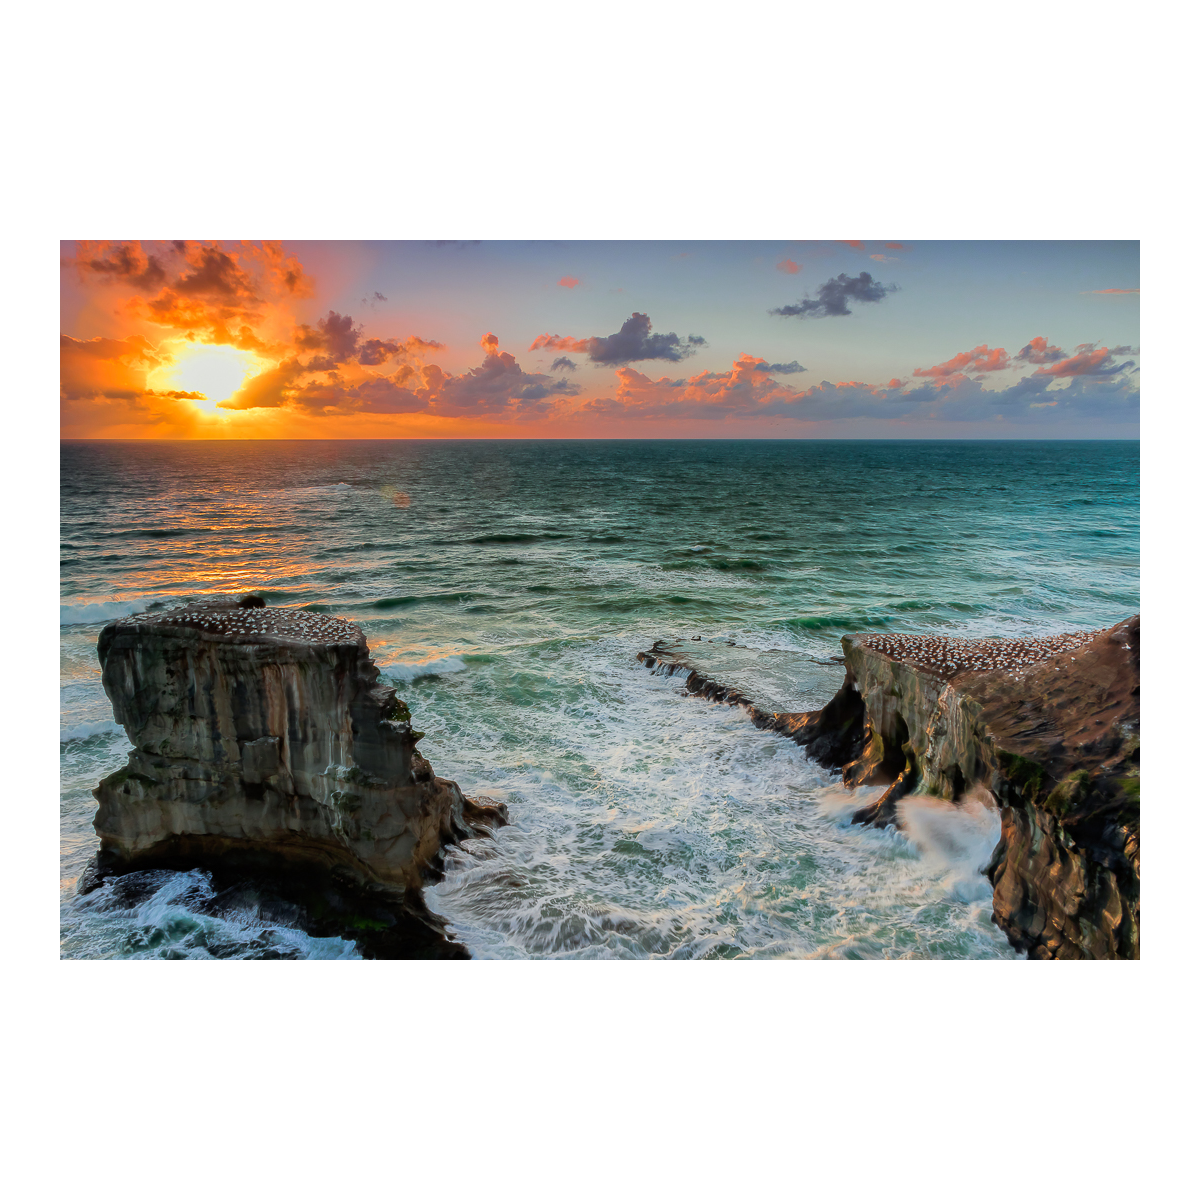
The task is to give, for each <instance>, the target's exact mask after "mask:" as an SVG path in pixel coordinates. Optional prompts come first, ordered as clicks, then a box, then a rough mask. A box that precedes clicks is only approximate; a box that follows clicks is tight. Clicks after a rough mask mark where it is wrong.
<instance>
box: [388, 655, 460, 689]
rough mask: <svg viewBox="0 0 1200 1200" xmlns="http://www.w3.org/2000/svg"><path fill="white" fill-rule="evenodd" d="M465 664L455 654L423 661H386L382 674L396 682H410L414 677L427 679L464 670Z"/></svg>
mask: <svg viewBox="0 0 1200 1200" xmlns="http://www.w3.org/2000/svg"><path fill="white" fill-rule="evenodd" d="M466 669H467V664H466V663H465V662H463V660H462V659H461V658H460V657H459V656H458V655H457V654H451V655H448V656H447V657H445V658H429V659H426V660H425V661H424V662H415V663H406V662H397V663H388V664H387V666H385V667H384V668H383V669H382V670H383V674H384V675H386V676H387V677H388V678H389V679H393V680H395V681H396V682H398V683H412V682H413V680H415V679H427V678H430V677H432V676H434V675H453V674H455V672H457V671H465V670H466Z"/></svg>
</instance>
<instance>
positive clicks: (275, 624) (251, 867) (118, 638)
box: [84, 603, 507, 949]
mask: <svg viewBox="0 0 1200 1200" xmlns="http://www.w3.org/2000/svg"><path fill="white" fill-rule="evenodd" d="M97 651H98V654H99V657H100V663H101V668H102V677H103V682H104V689H105V691H106V693H107V694H108V697H109V699H110V700H111V701H112V705H113V712H114V715H115V717H116V719H117V721H119V722H120V723H121V724H122V725H123V726H124V727H125V731H126V733H127V734H128V735H129V738H130V740H131V741H132V742H133V744H134V747H135V749H134V750H133V751H132V752H131V753H130V755H129V761H128V764H127V765H126V766H125V767H123V768H122V769H121V770H119V771H117V772H115V773H114V774H112V775H110V776H108V777H107V778H106V779H104V780H102V781H101V782H100V785H99V786H98V787H97V788H96V790H95V796H96V799H97V800H98V801H99V809H98V811H97V814H96V818H95V828H96V832H97V834H98V835H99V837H100V851H99V853H98V855H97V860H96V869H95V870H94V871H92V872H91V873H90V874H89V877H88V880H87V882H86V883H85V884H84V886H85V887H88V886H94V885H95V884H96V882H97V881H98V880H99V879H101V878H102V877H103V876H104V875H105V874H111V873H123V872H128V871H133V870H139V869H143V868H147V867H175V868H190V867H197V866H199V867H207V868H210V869H212V870H214V871H215V872H217V873H220V874H221V875H222V877H223V878H225V879H229V878H230V877H231V873H233V874H234V875H246V874H249V875H254V876H255V877H263V878H269V879H271V880H272V881H273V886H274V887H276V889H277V890H282V891H284V892H286V893H287V894H289V895H291V896H299V897H301V898H303V897H306V896H307V897H309V898H310V899H314V904H312V905H310V906H309V907H310V909H315V910H322V911H326V912H329V911H332V912H334V913H335V916H336V914H337V913H338V912H339V911H340V910H341V909H345V911H346V914H347V915H346V919H345V921H343V922H342V923H343V924H344V925H348V927H349V928H350V929H352V930H353V929H355V928H357V927H363V928H365V929H366V930H367V931H368V932H370V933H371V934H378V933H379V932H380V931H385V930H386V929H387V928H388V927H389V923H388V919H387V918H386V916H385V915H381V914H386V913H387V912H392V913H401V914H405V913H407V914H409V915H411V916H414V917H415V918H416V919H418V920H419V921H420V922H422V923H423V924H424V925H425V926H427V927H428V928H429V929H431V930H434V931H436V927H437V925H438V922H437V920H436V918H433V917H432V915H431V914H429V913H428V911H427V910H426V909H425V906H424V904H423V903H422V902H421V900H420V889H421V886H422V884H423V883H424V882H425V881H427V880H428V879H430V878H433V877H436V876H437V873H438V862H439V858H440V853H441V850H442V848H443V846H445V845H446V844H447V843H449V842H454V841H457V840H459V839H461V838H464V837H468V836H472V835H474V834H477V833H480V832H482V831H485V830H487V829H489V828H494V827H496V826H498V825H502V824H505V823H506V821H507V813H506V810H505V808H504V806H503V805H498V804H491V803H487V802H482V801H472V800H470V799H468V798H467V797H464V796H463V794H462V792H461V791H460V790H459V787H458V785H457V784H456V783H454V782H453V780H449V779H441V778H438V777H437V776H436V775H435V774H434V772H433V769H432V767H431V766H430V764H429V763H428V761H427V760H426V759H425V758H424V757H423V756H422V755H421V754H420V753H419V752H418V751H417V749H416V744H417V741H418V740H419V739H420V738H421V737H422V736H423V735H422V734H420V733H416V732H414V731H413V729H412V726H411V718H410V714H409V713H408V710H407V707H406V706H405V705H404V704H403V703H402V702H400V701H398V700H397V697H396V692H395V689H394V688H392V687H389V686H388V685H386V684H385V683H382V682H381V681H380V678H379V671H378V669H377V668H376V666H375V664H374V663H373V662H372V660H371V657H370V653H369V651H368V648H367V643H366V639H365V637H364V636H363V633H362V630H361V629H359V627H358V626H357V625H353V624H351V623H350V622H347V621H341V620H337V619H336V618H332V617H328V616H324V615H322V614H315V613H307V612H300V611H296V610H291V609H278V608H269V607H265V606H256V607H243V606H239V605H237V604H233V603H207V604H197V605H193V606H191V607H188V608H181V609H173V610H170V611H167V612H163V613H158V614H141V615H137V616H132V617H126V618H124V619H122V620H119V621H113V622H111V623H110V624H108V625H106V626H105V627H104V629H103V630H102V631H101V634H100V638H99V642H98V645H97ZM335 893H336V896H335ZM364 905H365V908H364ZM364 911H365V912H366V913H367V915H366V916H363V915H362V913H363V912H364ZM356 914H357V915H356ZM314 919H316V918H315V917H314ZM336 923H337V921H336V919H335V921H334V924H336ZM364 923H365V924H364ZM326 925H328V922H326ZM324 931H325V932H328V929H325V930H324ZM376 940H378V939H376ZM435 940H436V939H435ZM443 940H444V939H443ZM392 949H395V947H394V946H393V947H392Z"/></svg>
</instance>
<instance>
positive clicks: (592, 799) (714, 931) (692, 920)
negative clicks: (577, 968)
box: [421, 638, 1012, 958]
mask: <svg viewBox="0 0 1200 1200" xmlns="http://www.w3.org/2000/svg"><path fill="white" fill-rule="evenodd" d="M632 649H633V647H631V646H629V645H623V644H622V643H621V639H619V638H603V639H598V640H596V641H594V642H584V643H571V644H569V645H564V646H562V647H561V648H560V649H559V650H557V651H553V650H548V651H547V652H546V653H545V654H543V656H542V657H541V658H540V659H539V660H538V661H537V662H536V663H532V662H530V661H528V660H525V659H517V658H512V659H508V660H507V661H506V660H505V658H504V656H499V658H498V661H497V662H495V663H494V664H484V665H482V666H481V667H480V669H479V670H478V671H474V672H472V673H471V674H470V675H469V676H468V677H466V679H464V680H462V681H456V682H455V683H454V684H453V685H452V686H451V685H447V686H445V687H443V686H440V685H438V684H437V683H433V684H431V687H430V692H429V694H428V695H427V696H426V697H424V700H423V711H422V714H421V716H422V728H425V729H427V731H428V733H429V751H428V753H429V754H430V755H431V757H432V759H433V761H434V763H435V765H436V767H437V769H438V772H439V773H440V774H446V775H449V776H450V777H452V778H456V779H458V781H459V783H460V784H461V786H462V787H463V788H464V790H466V791H467V792H468V794H473V793H481V794H489V793H490V794H503V795H504V796H505V797H506V802H507V803H508V805H509V808H510V812H511V813H512V815H513V818H514V820H513V824H512V825H510V826H508V827H506V828H504V829H502V830H500V831H499V832H498V834H497V836H496V838H495V840H494V841H487V842H482V843H464V844H463V845H462V846H460V847H457V848H454V849H451V850H450V852H449V853H448V856H447V873H446V877H445V879H444V880H443V881H442V882H441V883H440V884H438V885H437V886H436V887H433V888H430V889H427V892H426V895H427V896H428V898H429V901H430V904H431V906H432V907H434V908H435V910H436V911H438V912H440V913H441V914H442V915H443V916H445V917H447V918H448V920H449V921H450V923H451V927H452V929H453V930H454V932H455V934H456V935H457V936H458V937H460V938H461V939H462V940H464V941H465V942H466V944H467V945H468V946H469V947H470V949H471V952H472V954H474V955H476V956H478V957H546V956H550V957H582V958H593V957H679V958H695V957H704V956H706V955H708V956H720V957H759V956H763V957H780V956H793V957H809V956H815V955H821V956H829V957H845V958H862V957H888V958H893V957H894V958H902V957H922V958H923V957H946V956H948V957H979V956H982V957H1012V952H1011V951H1010V949H1009V947H1008V946H1007V944H1006V942H1005V940H1004V938H1003V936H1002V935H1001V934H1000V933H999V931H998V930H997V929H996V928H995V926H994V925H992V924H991V922H990V919H989V917H990V889H989V888H988V887H987V881H986V879H984V878H983V877H982V876H979V875H978V870H977V867H976V861H977V860H978V859H979V858H980V857H981V855H982V856H983V857H984V858H986V853H985V850H984V849H983V848H982V847H981V846H980V845H978V844H977V843H979V842H980V841H981V840H983V841H985V840H986V835H983V834H979V831H977V830H974V829H972V830H968V831H967V832H965V833H963V834H962V835H961V836H958V835H955V836H954V837H951V836H950V835H949V834H948V833H945V831H944V830H943V831H942V832H943V836H941V837H940V838H939V836H938V824H939V819H940V818H941V814H935V815H934V816H933V817H931V818H930V820H929V821H926V822H922V820H921V817H920V816H918V818H917V823H918V824H920V825H921V828H922V831H923V840H922V839H920V838H918V839H917V840H913V839H910V838H909V837H906V836H904V835H901V834H896V833H887V832H883V831H879V830H874V829H864V828H863V827H861V826H851V825H850V814H851V812H852V811H853V809H854V808H855V807H858V806H859V805H861V804H862V803H865V802H866V801H867V800H868V799H869V798H871V796H873V795H874V794H877V791H878V789H872V790H871V792H870V793H867V792H860V793H859V794H858V795H856V796H849V795H848V794H847V793H846V792H845V791H844V789H842V788H841V786H840V784H839V785H837V786H836V787H834V788H831V787H829V782H830V780H831V778H832V777H831V775H830V773H829V772H827V771H824V770H821V769H820V768H818V767H816V766H815V765H814V764H813V763H812V762H810V761H809V760H808V759H807V758H806V757H805V755H804V752H803V750H801V748H800V747H798V746H796V745H795V743H793V742H791V741H790V740H788V739H786V738H782V737H780V736H778V735H773V734H770V733H766V732H762V731H758V730H755V729H754V728H753V726H752V725H751V723H750V721H749V719H748V717H747V716H746V714H745V713H744V712H743V711H741V710H739V709H736V708H731V707H729V706H727V705H723V704H714V703H710V702H707V701H702V700H699V699H696V698H690V699H684V698H682V697H680V696H679V695H678V691H679V688H678V680H677V679H668V678H664V677H662V676H657V675H655V674H654V673H652V672H650V671H646V670H644V669H642V668H641V666H640V664H634V663H632V662H631V659H632V653H631V650H632ZM547 659H553V660H555V661H546V660H547ZM517 688H522V689H527V690H528V694H529V697H530V701H531V702H530V703H527V704H520V703H514V696H515V694H516V689H517ZM425 710H427V713H428V719H426V711H425ZM468 728H469V729H470V737H469V738H468V737H466V736H465V730H466V729H468ZM532 747H537V748H538V749H537V751H536V754H535V753H531V749H530V748H532ZM484 770H486V772H487V773H486V774H483V773H482V771H484ZM477 772H480V773H478V774H477ZM969 819H970V820H974V819H975V818H974V817H969ZM949 820H950V822H951V823H952V822H953V820H954V817H953V816H951V818H950V819H949ZM955 847H959V848H958V849H956V848H955ZM962 847H965V849H964V848H962ZM987 849H990V846H989V847H987ZM985 892H986V897H987V898H984V893H985ZM977 896H978V897H980V898H978V899H977V898H976V897H977Z"/></svg>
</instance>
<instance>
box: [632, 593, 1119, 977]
mask: <svg viewBox="0 0 1200 1200" xmlns="http://www.w3.org/2000/svg"><path fill="white" fill-rule="evenodd" d="M1139 635H1140V620H1139V618H1138V617H1132V618H1130V619H1129V620H1127V621H1123V622H1121V623H1120V624H1119V625H1116V626H1114V627H1113V628H1111V629H1106V630H1100V631H1097V632H1088V633H1079V634H1064V635H1060V636H1058V637H1053V638H1029V639H1008V640H997V639H954V638H936V637H904V636H897V635H878V634H876V635H854V636H847V637H845V638H843V639H842V647H843V650H844V653H845V667H846V675H845V680H844V682H843V684H842V687H841V689H840V690H839V691H838V693H837V694H836V696H835V697H834V698H833V699H832V700H831V701H830V702H829V704H827V705H826V706H825V707H824V708H823V709H820V710H817V711H814V712H807V713H778V712H770V711H767V710H765V709H763V708H761V707H760V706H759V705H757V704H755V703H754V702H753V701H752V700H751V699H750V698H748V697H747V696H746V695H745V694H743V693H742V692H740V691H738V690H736V689H730V688H727V687H724V686H723V685H721V684H719V683H717V682H715V681H714V680H712V679H709V678H706V677H705V676H704V675H703V674H701V673H700V672H699V671H697V670H695V669H694V668H692V667H691V666H690V665H689V663H688V660H687V646H686V643H683V644H676V645H675V646H674V647H666V646H663V645H662V644H658V645H656V646H655V647H654V648H653V649H652V650H651V651H650V652H649V653H648V654H642V655H639V656H638V657H639V658H640V659H642V661H643V662H645V663H646V665H648V666H654V665H656V664H660V663H661V664H663V665H664V667H665V669H666V670H668V671H669V672H670V671H675V670H687V671H688V676H687V684H686V686H687V688H688V690H689V691H690V692H693V693H695V694H699V695H706V696H709V697H711V698H712V699H721V700H726V701H727V702H730V703H738V704H742V705H744V706H745V707H747V708H748V709H749V710H750V712H751V716H752V718H753V719H754V722H755V724H757V725H759V726H760V727H762V728H768V729H774V730H776V731H777V732H779V733H782V734H784V735H785V736H788V737H792V738H793V739H794V740H795V741H797V742H799V743H800V744H801V745H804V746H805V747H806V748H807V750H808V753H809V755H810V757H812V758H814V759H815V760H816V761H818V762H820V763H821V764H822V765H824V766H828V767H840V768H841V770H842V779H843V782H844V783H845V785H846V786H847V787H856V786H859V785H862V784H872V785H883V786H885V789H886V790H885V791H884V792H883V793H882V795H881V796H880V797H879V798H878V799H877V800H875V801H874V802H873V803H872V804H870V805H868V806H866V807H864V808H862V809H860V810H859V811H858V812H857V813H855V816H854V819H855V820H856V821H858V822H861V823H870V824H874V825H877V826H886V825H888V824H896V823H898V822H899V820H900V817H899V814H898V809H897V801H898V800H899V799H900V798H901V797H902V796H904V795H906V794H908V793H914V792H915V793H924V794H931V795H935V796H940V797H942V798H943V799H945V800H946V801H948V802H951V803H956V802H958V801H959V800H961V798H962V797H963V796H964V795H965V794H966V793H968V792H973V793H974V794H975V795H977V796H981V797H983V798H985V799H986V798H990V799H991V800H992V801H993V802H994V803H996V804H997V805H999V807H1000V809H1001V819H1002V831H1001V838H1000V841H999V843H998V844H997V847H996V850H995V853H994V854H993V856H992V861H991V863H990V864H989V867H988V876H989V878H990V879H991V881H992V884H993V919H994V920H995V921H996V923H997V925H999V926H1000V928H1001V929H1003V930H1004V932H1005V933H1006V934H1007V936H1008V938H1009V940H1010V942H1011V943H1012V944H1013V945H1014V946H1016V947H1017V948H1018V949H1021V950H1024V951H1025V952H1027V953H1028V954H1029V956H1030V957H1031V958H1137V957H1138V954H1139V929H1140V904H1139V896H1140V871H1141V863H1140V849H1139V846H1140V816H1139V797H1140V792H1139V731H1140V703H1139V686H1140V644H1139Z"/></svg>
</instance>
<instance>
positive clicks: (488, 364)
mask: <svg viewBox="0 0 1200 1200" xmlns="http://www.w3.org/2000/svg"><path fill="white" fill-rule="evenodd" d="M334 315H336V314H334ZM341 329H342V327H341V326H340V325H339V326H338V330H339V331H341ZM418 340H419V339H418ZM480 345H481V346H482V347H483V351H484V359H483V363H482V364H481V365H480V366H478V367H473V368H471V369H470V370H468V371H465V372H463V373H462V374H461V375H452V374H449V373H447V372H446V371H444V370H442V368H441V367H439V366H437V365H436V364H433V363H431V364H419V365H415V366H414V365H413V364H411V363H408V362H403V363H401V364H400V366H399V367H398V368H397V369H396V371H395V372H393V373H392V374H391V375H379V374H375V373H372V372H369V371H363V370H362V368H361V365H360V363H361V355H360V358H359V360H358V361H357V362H356V361H353V360H350V359H347V360H346V361H344V362H341V363H336V364H334V366H333V368H332V369H330V367H329V366H328V365H327V362H326V360H325V359H324V358H318V359H312V360H310V361H309V362H307V363H303V362H301V361H300V359H299V358H298V357H291V358H288V359H285V360H284V361H283V362H281V363H279V364H278V365H277V366H275V367H273V368H271V369H270V370H267V371H263V372H262V373H260V374H258V375H255V376H254V377H253V378H251V379H248V380H247V381H246V382H245V383H244V384H243V385H242V386H241V388H239V389H238V391H237V392H235V393H234V394H233V395H232V396H231V397H230V398H229V399H228V400H225V401H223V402H222V403H220V404H218V405H217V407H218V408H221V409H227V410H230V411H235V412H236V411H244V410H247V409H264V408H286V409H290V410H293V411H296V412H305V413H308V414H310V415H314V416H317V415H321V416H345V415H348V414H354V413H375V414H397V413H405V414H412V413H425V414H429V415H432V416H438V417H461V416H475V417H479V416H487V417H493V418H494V417H504V418H507V419H512V418H523V417H529V416H535V415H541V414H543V413H545V412H547V411H549V409H550V407H551V406H552V404H553V402H554V399H555V397H559V396H574V395H575V394H576V393H577V392H578V390H579V389H578V387H577V385H575V384H573V383H570V382H568V381H566V380H561V379H557V380H556V379H553V378H551V377H550V376H549V375H542V374H536V373H530V372H527V371H525V370H524V369H523V368H522V367H521V365H520V364H519V363H518V362H517V360H516V359H515V358H514V357H513V356H512V355H511V354H509V353H507V352H506V351H503V350H501V349H500V339H499V338H498V337H497V336H496V335H495V334H494V333H485V334H484V335H483V337H482V338H480ZM342 349H343V350H344V349H346V347H345V346H343V347H342ZM314 362H315V363H317V364H318V365H317V366H315V367H314V365H313V364H314Z"/></svg>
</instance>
